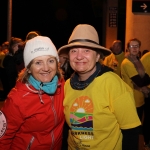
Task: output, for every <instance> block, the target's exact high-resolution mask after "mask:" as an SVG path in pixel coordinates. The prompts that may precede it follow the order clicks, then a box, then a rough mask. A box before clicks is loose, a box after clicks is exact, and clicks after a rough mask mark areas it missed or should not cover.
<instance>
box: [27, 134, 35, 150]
mask: <svg viewBox="0 0 150 150" xmlns="http://www.w3.org/2000/svg"><path fill="white" fill-rule="evenodd" d="M33 141H34V136H32V138H31V140H30V143H29V145H28V147H27V149H26V150H30V147H31V145H32V143H33Z"/></svg>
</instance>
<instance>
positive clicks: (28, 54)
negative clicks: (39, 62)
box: [24, 36, 59, 67]
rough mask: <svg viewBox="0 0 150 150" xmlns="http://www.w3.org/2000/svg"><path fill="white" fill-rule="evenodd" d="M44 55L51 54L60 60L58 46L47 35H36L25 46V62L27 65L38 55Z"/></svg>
mask: <svg viewBox="0 0 150 150" xmlns="http://www.w3.org/2000/svg"><path fill="white" fill-rule="evenodd" d="M43 55H51V56H54V57H56V59H57V60H58V61H59V57H58V53H57V50H56V47H55V46H54V44H53V43H52V41H51V40H50V38H48V37H46V36H36V37H34V38H32V39H31V40H29V41H27V43H26V45H25V48H24V64H25V67H27V66H28V64H29V63H30V62H31V61H32V60H33V59H34V58H36V57H38V56H43Z"/></svg>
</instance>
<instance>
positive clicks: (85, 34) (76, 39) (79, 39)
mask: <svg viewBox="0 0 150 150" xmlns="http://www.w3.org/2000/svg"><path fill="white" fill-rule="evenodd" d="M75 46H83V47H88V48H93V49H94V50H96V51H97V52H101V53H103V55H104V56H107V55H109V54H110V53H111V50H110V49H107V48H105V47H103V46H101V45H99V37H98V33H97V31H96V30H95V28H94V27H93V26H91V25H88V24H79V25H77V26H76V27H75V28H74V30H73V32H72V34H71V36H70V38H69V40H68V44H67V45H64V46H62V47H60V48H59V49H58V54H59V55H60V54H68V53H69V49H70V48H71V47H75Z"/></svg>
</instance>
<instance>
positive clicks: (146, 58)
mask: <svg viewBox="0 0 150 150" xmlns="http://www.w3.org/2000/svg"><path fill="white" fill-rule="evenodd" d="M141 62H142V64H143V66H144V68H145V71H146V73H147V74H148V75H149V76H150V52H148V53H146V54H145V55H143V56H142V58H141Z"/></svg>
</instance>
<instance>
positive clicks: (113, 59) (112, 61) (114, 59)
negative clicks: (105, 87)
mask: <svg viewBox="0 0 150 150" xmlns="http://www.w3.org/2000/svg"><path fill="white" fill-rule="evenodd" d="M124 58H125V56H124V52H122V53H120V54H119V55H114V54H113V53H111V54H110V55H108V56H107V57H105V59H104V61H103V64H104V65H105V66H108V67H110V68H112V69H113V70H114V72H115V73H116V74H118V75H119V76H121V75H120V65H121V63H122V61H123V59H124Z"/></svg>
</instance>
